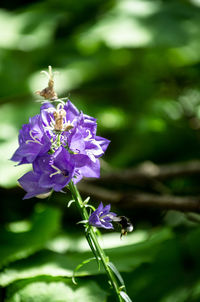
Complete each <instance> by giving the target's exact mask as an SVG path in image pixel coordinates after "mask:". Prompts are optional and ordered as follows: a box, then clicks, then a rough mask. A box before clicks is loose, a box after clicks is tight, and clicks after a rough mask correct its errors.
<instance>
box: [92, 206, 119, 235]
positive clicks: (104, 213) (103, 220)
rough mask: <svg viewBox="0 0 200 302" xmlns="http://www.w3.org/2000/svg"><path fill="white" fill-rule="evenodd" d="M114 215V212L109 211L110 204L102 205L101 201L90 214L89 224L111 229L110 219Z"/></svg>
mask: <svg viewBox="0 0 200 302" xmlns="http://www.w3.org/2000/svg"><path fill="white" fill-rule="evenodd" d="M115 216H117V215H116V214H115V213H112V212H110V204H108V205H106V206H105V207H103V203H102V202H101V203H100V205H99V206H98V208H97V209H96V210H95V211H94V212H93V213H92V214H91V215H90V217H89V224H90V225H92V226H95V227H97V228H104V229H113V225H112V223H111V221H112V218H113V217H115Z"/></svg>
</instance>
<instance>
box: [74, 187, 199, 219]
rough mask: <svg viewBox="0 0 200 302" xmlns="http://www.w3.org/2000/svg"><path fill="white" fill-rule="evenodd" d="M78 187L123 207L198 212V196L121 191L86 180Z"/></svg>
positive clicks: (86, 193) (93, 195)
mask: <svg viewBox="0 0 200 302" xmlns="http://www.w3.org/2000/svg"><path fill="white" fill-rule="evenodd" d="M78 188H79V190H80V192H81V193H82V194H84V195H87V196H88V195H91V196H92V197H93V198H95V199H98V200H99V201H103V202H107V203H109V202H110V203H117V204H118V206H120V207H125V208H144V207H151V208H158V209H162V210H172V209H173V210H178V211H182V212H185V211H188V212H197V213H198V212H200V196H197V197H195V196H187V197H180V196H173V195H156V194H149V193H135V192H129V193H123V192H116V191H112V190H108V189H103V188H101V187H99V186H94V185H92V184H88V183H86V182H83V183H80V184H79V185H78Z"/></svg>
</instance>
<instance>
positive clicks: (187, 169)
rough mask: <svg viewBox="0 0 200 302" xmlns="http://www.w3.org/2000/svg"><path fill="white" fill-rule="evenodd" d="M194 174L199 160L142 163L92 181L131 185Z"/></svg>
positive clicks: (199, 169) (197, 170) (197, 169)
mask: <svg viewBox="0 0 200 302" xmlns="http://www.w3.org/2000/svg"><path fill="white" fill-rule="evenodd" d="M196 174H200V160H193V161H189V162H183V163H175V164H167V165H156V164H154V163H152V162H144V163H143V164H141V165H139V166H138V167H136V168H131V169H127V170H120V171H118V170H117V171H112V172H108V173H106V174H104V175H102V176H101V178H100V180H94V181H95V182H98V181H100V182H127V183H131V182H133V181H135V180H153V179H155V180H157V179H158V180H164V179H167V178H173V177H178V176H190V175H196ZM92 181H93V180H92Z"/></svg>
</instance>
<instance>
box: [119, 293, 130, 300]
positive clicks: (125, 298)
mask: <svg viewBox="0 0 200 302" xmlns="http://www.w3.org/2000/svg"><path fill="white" fill-rule="evenodd" d="M120 296H121V297H122V298H123V299H124V301H125V302H132V300H131V299H130V298H129V296H128V295H127V294H126V293H125V292H123V291H121V292H120Z"/></svg>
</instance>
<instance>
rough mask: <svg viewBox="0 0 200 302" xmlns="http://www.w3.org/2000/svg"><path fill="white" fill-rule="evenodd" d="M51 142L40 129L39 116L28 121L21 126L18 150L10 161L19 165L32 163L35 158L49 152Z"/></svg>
mask: <svg viewBox="0 0 200 302" xmlns="http://www.w3.org/2000/svg"><path fill="white" fill-rule="evenodd" d="M50 147H51V141H50V139H49V138H48V136H47V135H46V134H45V132H44V129H43V127H42V121H41V117H40V115H35V116H34V117H32V118H30V119H29V123H28V124H25V125H23V126H22V129H21V130H20V133H19V148H18V149H17V150H16V151H15V153H14V154H13V156H12V158H11V160H13V161H16V162H19V165H21V164H26V163H32V162H33V161H34V160H35V159H36V157H37V156H39V155H43V154H45V153H47V152H48V151H49V149H50Z"/></svg>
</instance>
